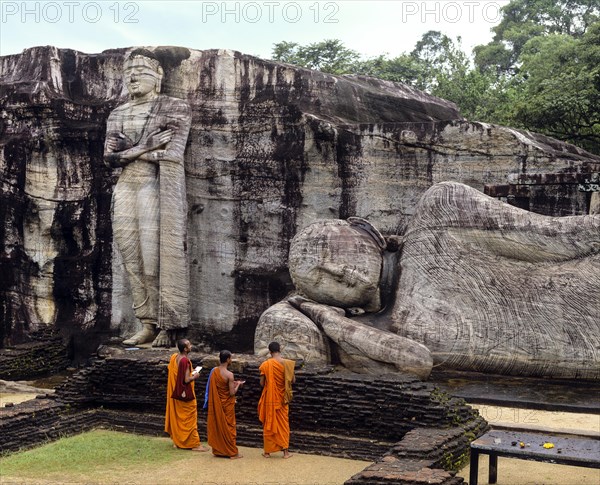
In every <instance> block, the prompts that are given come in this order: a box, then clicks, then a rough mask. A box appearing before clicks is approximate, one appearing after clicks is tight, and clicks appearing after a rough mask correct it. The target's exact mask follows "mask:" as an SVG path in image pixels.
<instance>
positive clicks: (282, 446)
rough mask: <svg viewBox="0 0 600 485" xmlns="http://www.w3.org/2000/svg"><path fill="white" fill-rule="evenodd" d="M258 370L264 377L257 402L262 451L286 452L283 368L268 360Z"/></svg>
mask: <svg viewBox="0 0 600 485" xmlns="http://www.w3.org/2000/svg"><path fill="white" fill-rule="evenodd" d="M286 362H288V361H286ZM289 362H292V363H293V361H289ZM259 370H260V374H261V375H264V376H265V385H264V387H263V391H262V395H261V396H260V400H259V401H258V418H259V419H260V421H261V423H262V424H263V440H264V446H263V448H264V451H265V453H274V452H276V451H281V450H286V449H288V448H289V444H290V423H289V405H288V404H285V403H284V394H285V376H284V366H283V365H281V364H280V363H279V362H277V361H276V360H274V359H269V360H267V361H265V362H263V363H262V364H261V366H260V368H259Z"/></svg>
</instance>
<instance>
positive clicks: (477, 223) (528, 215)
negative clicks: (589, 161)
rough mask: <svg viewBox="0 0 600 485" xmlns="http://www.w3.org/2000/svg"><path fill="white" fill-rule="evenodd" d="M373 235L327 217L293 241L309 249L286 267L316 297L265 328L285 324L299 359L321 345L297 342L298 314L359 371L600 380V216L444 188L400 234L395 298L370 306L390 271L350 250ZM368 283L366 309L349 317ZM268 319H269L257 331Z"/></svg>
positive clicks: (298, 301)
mask: <svg viewBox="0 0 600 485" xmlns="http://www.w3.org/2000/svg"><path fill="white" fill-rule="evenodd" d="M340 227H343V228H345V232H344V234H343V236H341V235H340V234H341V233H340V231H339V228H340ZM365 238H367V239H368V236H365V235H364V234H362V233H361V232H360V231H354V232H352V227H351V225H350V224H348V223H346V224H344V221H338V222H337V223H334V222H332V221H321V222H316V223H314V224H312V225H311V226H310V227H309V228H308V229H305V230H303V231H301V232H300V233H299V234H298V235H297V236H296V237H295V238H294V240H293V241H292V251H294V248H303V250H302V251H300V252H299V253H300V255H301V256H302V257H298V255H295V256H294V257H292V256H290V265H293V266H291V267H290V272H291V274H292V276H294V275H297V274H300V276H303V275H309V278H306V279H305V278H302V277H294V282H296V281H297V282H298V291H299V292H300V293H301V294H303V295H306V296H310V297H311V298H313V299H314V300H315V301H307V300H305V299H303V298H300V297H296V296H293V297H290V298H288V299H287V302H288V303H290V304H291V306H289V307H282V311H281V312H279V314H278V315H277V319H276V318H270V320H269V331H270V332H271V333H272V334H275V333H277V332H278V333H279V334H284V333H285V329H289V331H288V333H287V335H286V338H285V340H284V341H285V344H286V345H292V346H293V348H294V352H295V354H296V357H297V358H298V357H300V358H301V357H302V355H303V354H308V353H315V352H316V351H317V349H316V348H315V347H314V346H310V345H307V342H306V341H298V342H294V339H295V335H296V330H295V329H294V315H295V314H296V313H302V314H303V315H306V316H308V317H309V318H310V320H311V321H313V322H315V323H316V325H317V327H318V328H319V330H321V331H322V332H323V334H324V335H327V337H329V339H331V341H332V342H333V343H335V344H336V348H335V350H337V351H338V352H339V358H340V361H341V362H342V363H343V364H344V365H346V366H348V367H350V368H352V369H354V370H355V371H357V372H360V370H359V369H361V368H362V371H363V372H369V369H370V368H371V370H372V371H374V372H377V368H378V367H381V366H382V365H385V364H386V363H388V364H389V363H391V364H393V365H395V366H396V368H397V369H398V370H400V371H404V372H410V373H412V374H415V375H417V376H419V377H421V378H426V377H427V375H428V374H429V371H430V370H431V365H432V364H433V365H436V366H443V367H446V368H450V369H462V370H471V371H480V372H489V373H496V374H511V375H528V376H551V377H561V378H583V379H600V319H599V317H598V308H599V307H598V304H599V302H600V278H598V275H599V274H600V215H587V216H573V217H549V216H543V215H539V214H535V213H533V212H528V211H525V210H522V209H519V208H516V207H513V206H511V205H509V204H506V203H504V202H501V201H499V200H496V199H493V198H490V197H488V196H486V195H484V194H483V193H481V192H479V191H478V190H476V189H474V188H472V187H469V186H467V185H464V184H458V183H454V182H443V183H440V184H436V185H434V186H433V187H431V188H430V189H429V190H428V191H427V192H426V193H425V194H424V195H423V196H422V198H421V200H420V201H419V203H418V205H417V207H416V211H415V215H414V217H413V218H412V220H411V222H410V223H409V225H408V228H407V231H406V233H405V234H404V238H403V239H404V241H403V244H402V246H401V248H400V251H399V254H400V255H399V258H398V265H397V266H396V267H394V268H393V270H394V271H395V274H396V278H392V280H397V287H396V290H395V298H394V297H393V295H392V298H390V299H389V300H388V301H385V300H384V301H382V303H381V304H379V305H378V306H375V307H368V305H369V304H370V302H371V301H372V298H371V295H372V294H374V291H373V290H372V289H373V288H377V287H378V285H380V281H382V282H384V283H385V280H386V276H385V273H386V272H385V271H383V270H382V271H381V275H380V273H378V272H375V271H372V272H371V273H368V272H366V271H364V268H365V267H368V266H367V265H366V264H365V260H367V261H369V260H371V259H372V266H373V267H376V266H377V265H376V262H377V259H378V260H379V263H380V266H381V267H384V266H385V264H384V261H386V254H385V252H384V249H383V248H380V249H379V250H378V251H376V250H374V249H373V248H372V249H373V251H372V252H369V251H367V250H365V249H363V250H362V251H356V250H354V248H356V247H359V246H361V245H364V241H365ZM346 248H350V250H348V251H346V250H345V249H346ZM394 249H395V248H394ZM358 253H363V254H364V257H363V258H361V257H360V256H359V254H358ZM371 256H372V258H371ZM388 266H389V263H388ZM314 275H318V277H315V276H314ZM331 275H334V277H333V278H331V277H330V276H331ZM359 276H360V277H361V278H362V280H361V284H357V279H359ZM364 282H368V285H367V284H364ZM321 290H322V294H323V297H322V298H321V296H320V294H321ZM354 290H357V292H358V295H356V296H353V297H352V298H350V299H349V298H348V295H349V294H353V291H354ZM361 291H363V292H364V293H365V299H364V300H363V301H362V304H363V307H364V309H365V310H367V313H364V314H363V315H362V316H360V315H359V317H357V318H351V317H352V316H353V315H356V314H358V312H357V311H356V309H354V308H351V306H352V305H354V304H356V302H358V301H359V298H360V292H361ZM329 305H336V306H335V307H332V306H329ZM384 305H387V309H384ZM368 312H371V313H368ZM376 312H378V313H376ZM262 327H263V323H262V319H261V320H259V324H258V328H257V333H259V332H263V328H262ZM398 337H399V338H398ZM308 344H310V342H308ZM429 351H431V354H432V356H433V361H432V359H431V356H430V355H429Z"/></svg>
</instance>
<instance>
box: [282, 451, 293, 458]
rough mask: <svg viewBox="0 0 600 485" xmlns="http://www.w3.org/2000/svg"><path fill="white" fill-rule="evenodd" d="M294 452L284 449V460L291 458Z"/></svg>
mask: <svg viewBox="0 0 600 485" xmlns="http://www.w3.org/2000/svg"><path fill="white" fill-rule="evenodd" d="M291 457H292V454H291V453H290V452H289V451H288V450H283V458H284V460H286V459H288V458H291Z"/></svg>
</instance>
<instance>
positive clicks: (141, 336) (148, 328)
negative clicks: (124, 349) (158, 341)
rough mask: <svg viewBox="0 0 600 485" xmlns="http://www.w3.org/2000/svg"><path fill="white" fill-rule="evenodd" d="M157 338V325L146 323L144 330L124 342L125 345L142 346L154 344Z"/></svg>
mask: <svg viewBox="0 0 600 485" xmlns="http://www.w3.org/2000/svg"><path fill="white" fill-rule="evenodd" d="M155 337H156V325H152V324H150V323H144V324H143V326H142V329H141V330H140V331H139V332H137V333H136V334H134V335H133V336H132V337H129V338H128V339H127V340H123V345H141V344H146V343H148V342H152V341H153V340H154V338H155Z"/></svg>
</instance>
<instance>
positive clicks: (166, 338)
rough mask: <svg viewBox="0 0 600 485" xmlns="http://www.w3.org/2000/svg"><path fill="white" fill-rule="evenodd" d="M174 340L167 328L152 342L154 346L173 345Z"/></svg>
mask: <svg viewBox="0 0 600 485" xmlns="http://www.w3.org/2000/svg"><path fill="white" fill-rule="evenodd" d="M172 340H173V339H172V338H171V334H170V333H169V332H168V331H167V330H161V331H160V332H158V335H157V336H156V338H155V339H154V341H153V342H152V347H167V348H168V347H171V346H172V345H173V342H172Z"/></svg>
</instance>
